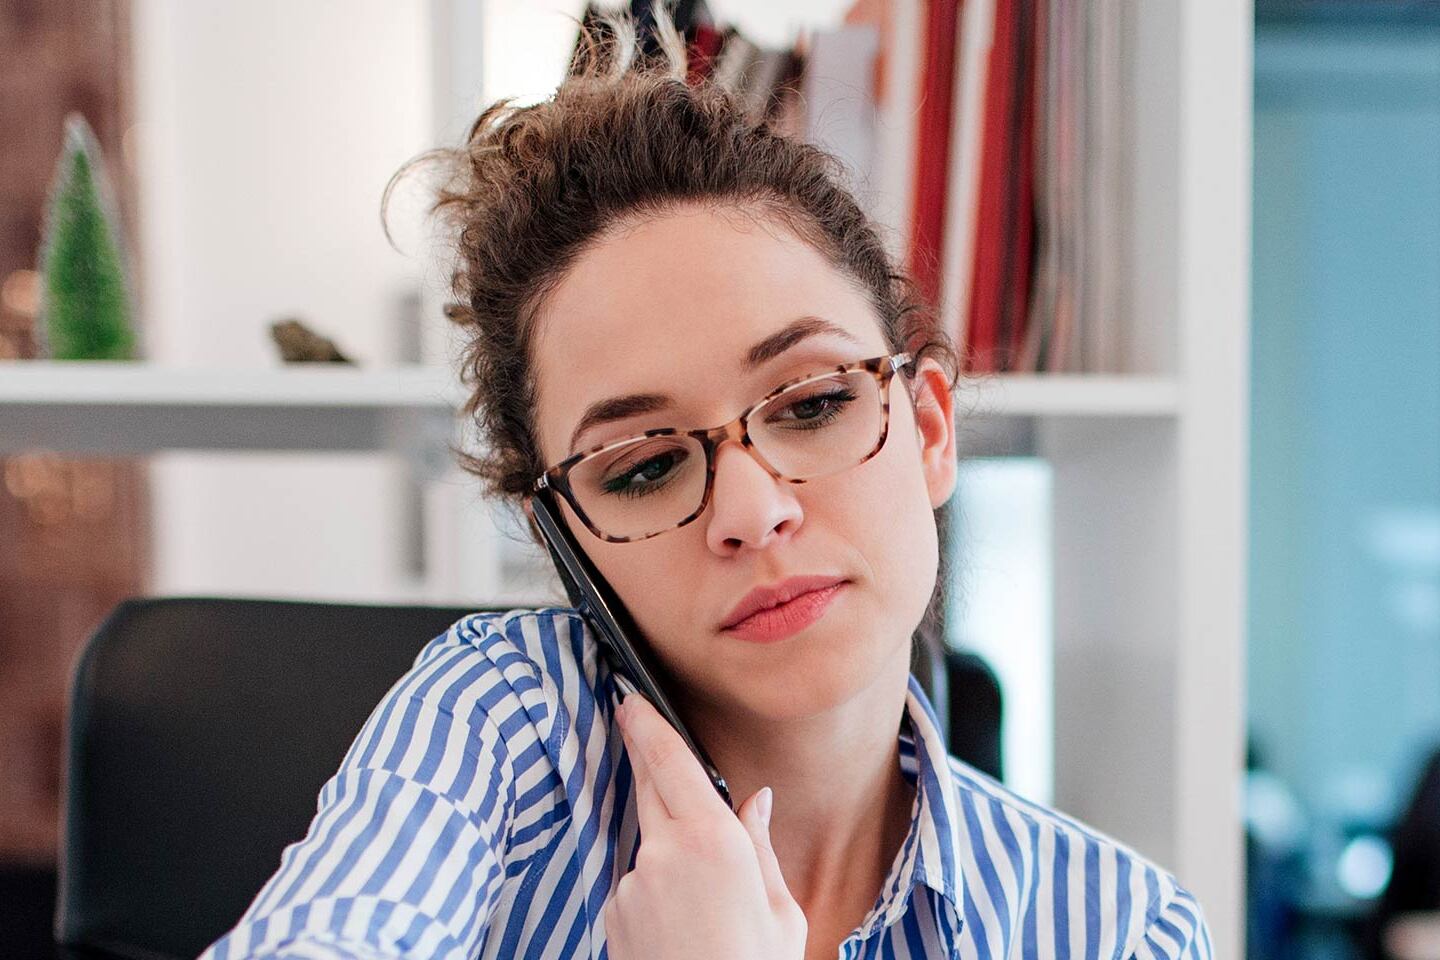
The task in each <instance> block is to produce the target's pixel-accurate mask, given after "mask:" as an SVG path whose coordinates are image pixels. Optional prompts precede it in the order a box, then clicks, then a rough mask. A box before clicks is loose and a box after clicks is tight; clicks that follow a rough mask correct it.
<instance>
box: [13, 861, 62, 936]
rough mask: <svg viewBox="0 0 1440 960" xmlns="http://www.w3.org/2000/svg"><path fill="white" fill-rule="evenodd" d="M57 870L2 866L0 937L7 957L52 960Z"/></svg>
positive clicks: (47, 867)
mask: <svg viewBox="0 0 1440 960" xmlns="http://www.w3.org/2000/svg"><path fill="white" fill-rule="evenodd" d="M54 922H55V869H54V868H53V867H49V866H44V867H38V866H30V867H27V866H20V865H14V866H0V937H3V938H4V950H3V956H4V957H5V960H51V958H52V957H54V956H55V947H54V946H53V943H54V940H53V936H52V934H51V932H50V930H51V925H52V924H53V923H54Z"/></svg>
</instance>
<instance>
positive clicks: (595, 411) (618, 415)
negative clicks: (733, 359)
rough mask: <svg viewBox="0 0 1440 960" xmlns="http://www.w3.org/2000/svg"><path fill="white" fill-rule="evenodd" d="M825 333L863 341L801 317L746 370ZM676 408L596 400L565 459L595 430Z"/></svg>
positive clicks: (758, 348)
mask: <svg viewBox="0 0 1440 960" xmlns="http://www.w3.org/2000/svg"><path fill="white" fill-rule="evenodd" d="M824 333H828V334H830V335H832V336H836V337H839V338H841V339H842V340H848V341H850V342H851V343H853V344H856V345H857V346H859V345H860V341H859V340H857V339H856V338H855V336H854V334H852V333H850V332H849V331H848V330H846V329H845V328H844V327H841V326H839V325H838V324H835V323H832V322H830V321H829V320H825V319H823V318H821V317H813V316H804V317H799V318H797V319H795V320H792V321H790V322H789V323H787V324H786V325H785V326H783V327H781V328H780V329H779V330H777V331H776V332H775V333H772V334H770V335H769V336H768V337H766V338H765V339H763V340H761V341H760V342H759V343H756V344H755V345H754V346H752V347H751V348H750V349H749V350H748V351H747V352H746V354H745V369H746V370H753V369H755V368H756V367H758V366H760V365H761V364H763V363H768V362H769V361H771V360H774V359H775V358H776V357H778V356H780V355H781V354H783V353H784V352H785V351H787V350H789V349H790V348H791V347H793V346H795V345H796V344H798V343H800V342H802V341H804V340H806V339H808V338H810V337H814V336H818V335H819V334H824ZM674 404H675V398H674V397H672V396H670V395H669V394H668V393H627V394H624V395H623V396H618V397H607V398H606V399H604V400H596V401H595V402H594V403H592V404H590V405H589V406H588V407H586V408H585V412H584V414H582V415H581V417H580V422H579V423H577V424H576V425H575V429H574V430H573V431H572V432H571V434H570V453H569V454H566V456H572V455H574V453H575V448H576V446H577V445H578V443H579V440H580V436H581V435H582V434H583V433H585V431H586V430H589V429H591V428H592V427H598V426H600V425H602V424H606V423H611V422H613V421H615V420H624V419H626V418H627V417H635V416H639V415H640V414H642V413H654V412H655V411H657V410H665V409H668V408H669V407H672V406H674Z"/></svg>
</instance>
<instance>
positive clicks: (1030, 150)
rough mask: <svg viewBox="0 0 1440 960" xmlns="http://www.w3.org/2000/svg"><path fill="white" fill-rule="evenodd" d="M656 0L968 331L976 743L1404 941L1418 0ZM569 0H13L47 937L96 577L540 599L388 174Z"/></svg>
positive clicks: (1437, 293) (1415, 718) (9, 805)
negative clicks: (988, 690) (483, 456)
mask: <svg viewBox="0 0 1440 960" xmlns="http://www.w3.org/2000/svg"><path fill="white" fill-rule="evenodd" d="M622 6H624V5H623V4H622ZM632 6H633V7H635V8H636V9H637V10H640V11H642V12H643V10H644V9H645V8H646V7H648V4H635V5H632ZM680 7H681V8H683V10H682V12H683V19H684V20H685V21H686V22H687V24H688V29H687V33H686V36H687V41H688V42H689V43H690V44H691V49H692V63H699V64H702V65H704V66H703V69H705V70H708V71H710V72H713V73H715V74H718V75H720V76H723V77H725V78H726V79H725V82H727V83H729V84H731V85H732V86H733V87H734V88H735V89H737V90H739V91H741V92H742V93H744V94H745V95H746V96H747V97H748V98H749V99H750V102H751V103H753V104H754V109H755V110H756V111H758V112H759V113H761V114H763V115H765V116H767V117H770V118H771V119H772V120H773V122H774V123H776V124H777V125H782V126H784V127H785V128H786V129H789V130H791V131H792V132H794V133H795V134H796V135H799V136H804V137H807V138H810V139H812V140H814V141H816V142H818V143H820V144H822V145H823V146H825V147H826V148H827V149H830V150H832V151H833V152H835V153H836V154H837V155H839V156H841V157H842V159H844V160H845V162H846V163H847V165H848V169H849V170H850V171H851V173H852V176H853V185H854V188H855V190H856V192H857V196H859V197H860V198H861V199H862V203H863V204H864V205H865V206H866V208H867V210H869V211H870V212H871V214H872V215H873V216H874V217H875V219H876V221H877V223H878V224H880V225H881V229H882V232H883V234H884V236H885V238H886V241H887V243H889V244H891V246H892V249H893V250H894V251H895V252H896V254H897V256H899V257H900V258H901V259H902V260H903V261H904V262H905V263H906V264H907V266H908V267H909V268H910V269H911V271H912V273H914V275H915V276H916V277H917V279H918V280H919V281H920V283H921V285H922V288H923V289H924V290H925V291H926V293H927V295H928V296H929V297H930V298H931V299H932V300H933V302H934V304H935V305H936V307H937V308H938V309H939V310H940V311H941V316H942V319H943V320H944V322H946V323H947V324H948V325H949V329H950V330H951V331H952V332H953V333H954V335H955V336H956V337H957V340H958V341H959V342H960V343H961V345H962V346H963V347H964V348H965V349H966V351H967V365H966V369H965V371H964V373H965V375H966V378H967V382H966V383H965V384H963V385H962V392H961V402H960V405H959V409H958V410H957V418H958V419H960V421H961V423H960V429H961V436H962V441H963V442H962V456H963V460H962V464H961V480H960V484H959V488H958V490H957V494H956V496H955V498H954V499H953V500H952V502H951V503H950V505H949V506H948V507H947V509H946V510H945V511H943V513H942V520H943V521H944V529H943V543H944V548H945V549H946V550H947V551H949V552H950V554H951V555H952V557H953V558H954V560H955V571H956V572H955V576H954V579H953V581H951V582H947V583H945V584H942V588H943V590H944V593H945V597H946V604H945V608H944V616H943V622H942V623H941V624H939V625H938V626H939V628H940V630H941V634H942V636H943V638H944V640H945V642H946V643H947V644H949V645H950V646H951V647H953V648H955V649H963V650H966V651H970V652H973V653H975V654H977V655H978V656H980V657H982V658H983V659H984V660H985V661H986V662H987V663H988V664H989V665H990V667H991V668H992V669H993V670H994V673H995V675H996V677H997V678H998V680H999V682H1000V686H1001V688H1002V690H1003V692H1004V698H1005V699H1004V702H1005V712H1004V725H1003V741H1002V742H1003V751H1002V752H1003V757H1004V763H1003V779H1004V780H1005V781H1006V782H1007V783H1008V784H1009V785H1011V786H1012V787H1014V788H1015V789H1017V790H1019V791H1020V792H1022V793H1023V794H1025V795H1027V796H1030V797H1032V798H1033V799H1035V800H1037V801H1039V802H1042V803H1047V804H1049V803H1053V804H1056V805H1058V806H1060V807H1061V808H1062V809H1066V810H1067V811H1069V812H1072V813H1075V814H1076V815H1077V816H1081V817H1082V818H1083V819H1086V820H1088V821H1090V822H1092V823H1095V824H1097V825H1098V826H1101V827H1102V828H1105V829H1107V830H1110V831H1112V832H1113V833H1115V835H1117V836H1119V837H1120V838H1121V839H1123V840H1125V841H1127V842H1130V843H1134V844H1135V845H1136V846H1137V847H1139V848H1140V849H1141V850H1142V851H1143V852H1146V853H1147V854H1151V855H1153V856H1155V857H1157V858H1158V859H1160V860H1162V862H1165V863H1167V865H1172V866H1174V867H1176V869H1177V872H1178V873H1179V874H1180V876H1181V877H1182V878H1189V877H1191V876H1197V877H1199V878H1200V880H1199V881H1198V882H1197V883H1196V884H1194V886H1195V887H1196V888H1197V889H1198V890H1199V891H1200V893H1201V900H1202V902H1204V903H1205V904H1206V905H1207V910H1208V911H1210V913H1211V915H1212V924H1214V927H1215V929H1216V931H1217V933H1218V934H1219V936H1220V938H1221V939H1222V941H1223V942H1224V943H1227V944H1234V945H1235V949H1236V950H1238V949H1239V944H1240V942H1241V938H1242V937H1243V940H1244V944H1245V947H1244V952H1245V955H1247V956H1249V957H1252V958H1268V960H1281V958H1359V957H1365V958H1377V960H1379V958H1383V957H1398V958H1412V957H1413V958H1419V957H1434V958H1440V921H1437V920H1436V919H1435V918H1436V917H1440V160H1437V158H1440V3H1434V2H1408V3H1402V2H1380V0H1373V2H1372V0H1346V2H1341V0H1311V2H1270V0H1255V3H1254V4H1253V5H1252V4H1251V3H1248V2H1246V3H1239V2H1236V3H1223V4H1220V3H1215V4H1209V5H1206V4H1204V3H1201V2H1198V0H1197V2H1195V3H1191V2H1187V0H1165V2H1160V0H1157V2H1156V3H1154V4H1153V5H1152V4H1150V2H1149V0H1146V4H1144V5H1141V4H1131V3H1124V2H1121V0H1086V2H1074V3H1061V2H1040V0H1036V2H1029V0H964V2H959V0H953V2H949V3H945V2H940V0H933V2H929V0H927V2H922V0H909V2H903V0H874V2H871V0H708V2H700V3H683V4H680ZM595 10H596V7H595V6H593V5H591V4H586V3H583V2H560V0H543V2H522V0H473V2H464V0H406V2H395V0H351V2H347V3H344V4H340V3H321V2H314V3H310V2H307V3H298V4H297V3H280V2H277V0H251V2H249V3H245V4H240V3H218V2H216V3H203V4H194V3H182V2H180V0H84V2H80V0H0V144H4V148H3V150H0V938H3V942H5V943H6V944H7V947H6V949H5V953H6V955H7V956H13V957H30V956H37V957H38V956H49V955H50V953H49V952H48V946H47V945H48V943H49V936H50V918H51V917H52V916H53V913H54V910H55V894H54V889H55V875H56V874H55V871H56V863H57V858H58V856H59V850H60V843H61V828H60V811H61V802H62V801H61V797H62V793H63V787H64V783H63V776H62V767H63V757H64V749H63V743H64V736H65V720H66V707H67V698H68V696H69V693H70V691H69V684H70V682H71V676H72V673H73V670H74V668H75V664H76V659H77V657H78V655H79V653H80V651H81V649H82V648H83V645H84V644H85V642H86V640H87V639H88V638H89V637H90V636H91V635H92V634H93V633H94V631H95V630H96V628H97V627H98V626H99V625H100V623H101V622H102V621H103V620H104V618H105V617H106V615H107V614H108V613H109V611H110V610H111V609H113V607H114V605H115V604H116V603H118V602H119V601H120V600H122V599H124V598H126V597H133V596H148V595H154V596H177V595H189V596H229V597H273V598H299V599H310V600H321V601H353V602H366V603H371V602H373V603H395V604H402V603H437V604H438V603H445V604H459V605H463V604H466V603H475V604H477V605H478V604H480V603H485V604H491V603H514V604H516V605H522V604H533V603H540V602H552V601H554V600H556V599H558V598H559V596H560V594H559V591H558V587H557V585H556V583H555V582H554V580H553V579H552V575H551V572H550V571H549V569H548V567H547V561H546V559H545V558H544V557H542V556H540V555H538V554H537V552H536V551H534V550H533V549H531V548H530V547H529V546H528V544H527V543H526V542H525V534H524V531H523V525H522V524H521V522H520V521H519V520H518V518H516V517H515V516H514V515H512V514H511V513H509V512H508V511H506V510H504V509H502V508H500V507H498V506H496V505H494V504H489V503H487V502H485V501H484V500H483V499H481V498H480V497H479V496H478V495H477V493H476V492H475V490H474V488H473V484H471V482H470V481H469V480H468V479H467V478H466V477H465V476H464V475H463V474H461V473H460V472H459V471H458V470H457V469H456V468H455V467H454V465H453V464H451V463H449V462H448V461H447V460H446V458H445V455H444V451H443V446H444V443H445V442H446V441H447V440H453V439H457V438H458V439H460V440H464V439H465V438H466V435H465V434H464V433H463V431H461V432H457V433H453V434H452V433H451V424H450V412H451V411H452V410H453V408H454V406H455V405H456V403H457V402H458V401H459V400H460V399H462V398H463V393H462V392H461V391H460V390H459V387H458V384H457V383H456V382H455V371H456V366H455V356H456V351H457V348H458V346H459V345H458V344H457V342H456V341H455V340H454V339H453V336H452V334H451V332H450V330H449V329H448V328H447V324H446V323H445V321H444V319H443V316H442V315H441V311H440V307H441V304H442V303H443V301H444V299H445V298H446V297H447V292H446V290H445V287H446V282H447V279H448V278H447V265H446V261H445V259H444V254H445V250H444V248H443V244H441V243H438V242H437V238H436V237H435V236H433V235H432V233H431V231H430V227H429V226H428V225H427V223H426V221H425V219H424V216H423V213H424V200H425V195H424V191H423V189H422V187H423V183H412V184H407V185H402V186H401V188H400V189H398V190H397V193H396V196H395V198H394V200H393V203H392V209H391V213H390V226H391V231H392V234H393V237H394V244H393V245H392V244H391V243H390V242H387V240H386V238H385V236H384V233H383V231H382V228H381V222H380V197H381V192H382V190H383V189H384V186H385V184H386V181H387V180H388V179H389V177H390V176H391V174H392V173H394V172H395V171H396V170H397V169H398V168H399V167H400V166H401V165H402V164H403V163H404V162H405V161H406V160H407V159H410V158H411V157H413V156H415V155H416V154H418V153H420V152H421V151H423V150H425V149H427V148H429V147H432V146H435V145H437V144H439V143H454V142H457V140H458V138H459V137H460V136H462V135H463V132H464V131H465V129H466V127H467V126H468V123H469V121H470V120H472V119H473V117H474V116H475V114H476V113H477V112H478V108H479V107H480V106H481V105H482V104H483V103H487V102H489V101H491V100H494V99H496V98H498V97H502V96H505V97H514V98H515V100H516V103H518V104H522V105H523V104H525V103H531V102H536V101H538V100H541V99H543V98H545V97H546V96H547V95H548V94H549V92H550V91H551V90H553V88H554V86H555V84H556V83H558V82H559V80H560V79H561V78H562V77H563V76H564V74H565V70H566V68H567V63H569V61H570V58H571V56H572V54H573V50H574V44H575V37H576V29H577V22H578V21H579V20H581V19H582V18H584V17H587V16H590V15H593V13H594V12H595ZM1178 53H1184V54H1185V56H1180V55H1178ZM1231 94H1233V96H1232V95H1231ZM1217 132H1218V133H1217ZM77 158H78V159H77ZM1236 158H1239V159H1236ZM1231 161H1234V162H1233V164H1232V166H1231V167H1226V166H1225V164H1226V163H1229V162H1231ZM1217 169H1218V170H1219V171H1220V172H1219V174H1216V175H1214V176H1212V174H1213V173H1214V171H1215V170H1217ZM77 171H83V173H81V172H77ZM1232 174H1233V175H1232ZM1186 191H1189V192H1188V193H1187V192H1186ZM1212 207H1213V208H1218V209H1219V210H1220V212H1221V215H1219V216H1218V217H1217V215H1215V214H1214V213H1213V212H1212V210H1211V209H1209V208H1212ZM1226 216H1229V217H1230V219H1225V217H1226ZM86 224H88V225H89V226H88V227H86V226H85V225H86ZM97 265H98V266H97ZM1212 268H1213V270H1214V272H1213V274H1209V275H1207V274H1206V273H1205V272H1204V271H1205V270H1208V269H1212ZM86 270H88V271H89V273H86V272H85V271H86ZM1187 271H1189V272H1187ZM1247 271H1248V272H1247ZM77 277H78V279H77ZM67 278H68V279H67ZM87 278H88V279H87ZM87 284H89V286H87ZM107 284H108V286H107ZM101 288H104V289H105V290H108V291H110V296H109V299H106V297H103V296H102V297H99V298H98V299H97V298H96V297H95V296H94V291H95V290H97V289H101ZM1215 290H1219V291H1221V294H1220V295H1221V296H1222V299H1221V300H1219V301H1209V300H1206V299H1204V298H1205V297H1209V296H1213V295H1215V294H1214V291H1215ZM1227 290H1230V291H1232V292H1233V293H1234V296H1233V297H1232V299H1231V300H1230V301H1225V300H1223V296H1224V295H1225V291H1227ZM87 291H89V292H88V293H87ZM116 291H121V292H120V293H116ZM87 296H88V297H90V299H86V297H87ZM1236 298H1238V299H1236ZM1231 307H1233V309H1228V308H1231ZM288 320H298V321H299V322H300V323H301V324H303V326H304V328H305V329H306V330H308V331H310V332H311V333H312V334H314V337H313V338H306V337H305V336H303V335H298V334H297V335H293V336H290V337H286V336H284V335H282V334H281V333H279V332H277V328H276V326H275V325H276V324H280V323H283V322H284V321H288ZM324 341H329V342H328V343H325V342H324ZM1387 344H1388V345H1389V346H1387ZM306 359H308V360H309V361H310V363H309V365H308V366H307V367H303V368H302V367H300V366H299V364H300V363H302V362H304V360H306ZM102 360H105V361H107V362H106V363H101V362H100V361H102ZM117 361H119V363H118V364H117ZM140 364H143V365H144V366H143V367H138V365H140ZM322 365H323V366H324V367H325V368H330V369H326V370H323V371H322V370H319V369H316V368H317V367H319V366H322ZM114 367H120V368H124V367H136V368H137V369H138V370H139V373H140V375H139V376H133V377H132V376H130V375H129V373H127V372H126V370H124V369H119V370H118V371H116V372H112V368H114ZM341 367H344V368H345V369H344V370H343V371H341V370H339V369H338V368H341ZM1387 371H1388V372H1387ZM331 372H335V373H337V376H333V377H332V376H328V374H329V373H331ZM322 373H323V374H326V375H325V376H322ZM7 433H8V436H7ZM1216 530H1219V531H1220V532H1221V533H1220V535H1219V537H1218V539H1215V538H1213V537H1214V531H1216ZM1157 597H1159V598H1160V599H1156V598H1157ZM423 639H428V638H419V640H421V641H423ZM158 668H159V667H158V666H157V669H158ZM1154 677H1160V678H1161V679H1159V680H1156V681H1155V682H1154V683H1151V682H1150V680H1149V678H1154ZM1142 681H1143V682H1142ZM1142 686H1143V687H1145V688H1146V689H1145V690H1141V689H1139V688H1141V687H1142ZM1117 705H1118V706H1117ZM1231 714H1233V723H1232V718H1231ZM1214 718H1219V719H1218V720H1215V722H1213V723H1210V722H1206V723H1197V719H1201V720H1207V721H1208V720H1212V719H1214ZM1202 728H1203V729H1202ZM1232 734H1233V735H1232ZM1154 737H1168V738H1170V742H1171V743H1172V744H1175V745H1176V746H1175V749H1174V757H1173V758H1172V760H1171V761H1170V764H1171V765H1170V766H1168V767H1163V765H1164V763H1165V762H1166V761H1163V760H1162V761H1157V760H1155V759H1154V756H1153V755H1154V753H1155V752H1156V750H1155V748H1154V743H1153V738H1154ZM1159 752H1161V753H1166V752H1168V751H1164V750H1162V751H1159ZM1151 764H1160V765H1161V766H1162V767H1163V769H1160V770H1159V771H1158V772H1156V773H1154V774H1153V777H1152V778H1150V779H1147V781H1146V783H1147V787H1145V788H1143V789H1140V790H1135V789H1133V784H1134V782H1135V778H1134V776H1132V774H1135V773H1136V772H1137V771H1141V770H1149V769H1150V765H1151ZM1202 788H1203V790H1208V791H1213V792H1212V793H1204V794H1203V795H1202V794H1201V793H1199V792H1196V791H1197V790H1200V789H1202ZM1137 794H1139V796H1137ZM1215 797H1218V798H1219V802H1218V803H1212V802H1211V800H1213V799H1214V798H1215ZM1197 807H1203V808H1207V809H1205V810H1197V809H1196V808H1197ZM1211 807H1213V808H1214V810H1215V811H1218V812H1208V808H1211ZM1217 829H1219V830H1222V831H1224V835H1225V836H1230V835H1232V834H1233V836H1234V838H1235V851H1234V856H1233V857H1231V856H1230V854H1229V853H1226V852H1225V851H1224V849H1223V848H1224V847H1225V844H1224V843H1219V842H1215V843H1212V842H1211V841H1212V839H1213V838H1214V836H1215V833H1214V831H1215V830H1217ZM1207 846H1214V847H1215V848H1217V849H1220V852H1218V853H1212V852H1211V851H1210V850H1207V849H1206V848H1207ZM1227 897H1229V898H1230V899H1226V898H1227ZM1232 903H1233V910H1232V909H1231V904H1232ZM217 933H218V932H217ZM1223 955H1226V954H1225V953H1224V952H1223V951H1220V952H1217V956H1223Z"/></svg>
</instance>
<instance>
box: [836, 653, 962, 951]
mask: <svg viewBox="0 0 1440 960" xmlns="http://www.w3.org/2000/svg"><path fill="white" fill-rule="evenodd" d="M899 737H900V770H901V772H902V773H903V774H904V775H905V777H906V778H907V779H909V780H911V781H912V782H914V783H915V803H914V805H913V806H912V808H911V815H910V830H909V832H908V833H907V834H906V835H905V842H904V843H903V844H902V845H901V848H900V853H899V855H898V857H897V858H896V865H895V866H892V867H891V869H890V873H889V875H888V876H887V877H886V878H885V885H884V886H883V887H882V888H881V890H880V896H879V899H878V900H877V902H876V904H875V906H874V907H873V908H872V909H871V911H870V913H869V914H867V915H866V917H865V919H864V920H863V921H862V922H861V925H860V930H861V932H862V935H863V936H864V937H865V939H867V940H868V939H869V938H870V937H871V936H872V935H873V934H874V933H875V932H876V931H878V930H880V929H881V928H882V927H888V926H889V925H890V924H892V923H894V922H895V921H896V920H898V919H900V918H901V917H902V916H904V915H905V912H906V909H907V908H908V906H909V901H910V894H911V892H912V890H913V889H914V887H915V886H916V884H923V885H924V886H926V887H928V888H929V889H931V890H933V891H935V893H936V894H938V896H937V897H936V898H935V900H936V905H937V908H938V909H941V910H948V911H950V918H949V919H950V920H951V926H950V929H951V930H952V931H955V930H959V929H960V927H961V924H962V914H961V907H960V898H961V887H962V884H963V882H964V880H963V874H962V872H961V866H960V865H961V857H962V856H963V855H964V847H963V846H962V841H961V837H962V834H963V824H964V820H963V819H962V814H961V810H960V801H959V798H958V797H957V796H956V794H955V778H954V776H953V774H952V773H951V770H950V756H949V751H948V749H947V748H946V745H945V740H944V738H943V737H942V736H941V734H940V722H939V720H938V719H937V717H936V715H935V708H934V707H933V706H931V704H930V698H929V697H928V696H926V695H925V689H924V688H923V687H922V686H921V685H920V681H919V680H918V679H916V677H915V675H914V674H911V675H910V681H909V690H908V692H907V693H906V695H905V715H904V717H903V718H902V719H901V724H900V731H899Z"/></svg>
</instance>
